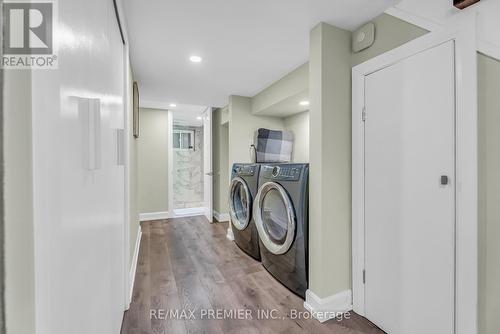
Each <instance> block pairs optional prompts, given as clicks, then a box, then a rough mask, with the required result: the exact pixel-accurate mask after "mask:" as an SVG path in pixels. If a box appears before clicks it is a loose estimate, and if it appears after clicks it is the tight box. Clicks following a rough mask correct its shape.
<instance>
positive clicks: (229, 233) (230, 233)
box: [226, 223, 234, 241]
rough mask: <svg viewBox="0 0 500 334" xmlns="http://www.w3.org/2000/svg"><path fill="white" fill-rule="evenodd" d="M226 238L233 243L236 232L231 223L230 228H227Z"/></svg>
mask: <svg viewBox="0 0 500 334" xmlns="http://www.w3.org/2000/svg"><path fill="white" fill-rule="evenodd" d="M226 238H227V239H229V240H231V241H234V232H233V227H232V226H231V223H229V226H228V227H227V232H226Z"/></svg>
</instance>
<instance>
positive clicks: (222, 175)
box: [212, 109, 229, 214]
mask: <svg viewBox="0 0 500 334" xmlns="http://www.w3.org/2000/svg"><path fill="white" fill-rule="evenodd" d="M223 113H224V111H223V110H222V109H216V110H215V111H214V113H213V117H212V155H213V156H212V162H213V163H212V169H213V172H214V177H213V179H214V186H213V205H214V210H215V211H217V212H218V213H221V214H227V213H229V208H228V204H227V192H228V189H229V142H228V141H229V127H228V123H226V124H224V125H222V124H221V123H222V122H223V118H224V115H223Z"/></svg>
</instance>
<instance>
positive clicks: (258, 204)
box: [253, 182, 295, 255]
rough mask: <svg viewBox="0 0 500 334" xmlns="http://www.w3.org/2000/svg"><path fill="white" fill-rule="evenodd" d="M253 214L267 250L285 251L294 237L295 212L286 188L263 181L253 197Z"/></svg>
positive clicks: (272, 251)
mask: <svg viewBox="0 0 500 334" xmlns="http://www.w3.org/2000/svg"><path fill="white" fill-rule="evenodd" d="M253 216H254V220H255V225H256V226H257V230H258V231H259V237H260V240H261V241H262V243H263V244H264V246H265V247H266V248H267V250H269V251H270V252H271V253H273V254H276V255H280V254H284V253H286V252H287V251H288V250H289V249H290V247H291V246H292V243H293V240H294V237H295V212H294V209H293V205H292V201H291V200H290V197H289V196H288V194H287V192H286V190H285V189H284V188H283V187H282V186H281V185H279V184H278V183H275V182H267V183H264V184H263V185H262V186H261V187H260V189H259V192H258V193H257V196H256V198H255V205H254V211H253Z"/></svg>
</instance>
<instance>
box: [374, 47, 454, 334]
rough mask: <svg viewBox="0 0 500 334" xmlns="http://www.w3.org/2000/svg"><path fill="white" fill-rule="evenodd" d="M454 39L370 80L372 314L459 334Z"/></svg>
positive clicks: (394, 327) (404, 325) (403, 333)
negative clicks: (456, 319)
mask: <svg viewBox="0 0 500 334" xmlns="http://www.w3.org/2000/svg"><path fill="white" fill-rule="evenodd" d="M454 72H455V69H454V42H448V43H445V44H442V45H440V46H437V47H434V48H432V49H429V50H427V51H424V52H421V53H419V54H417V55H414V56H412V57H410V58H407V59H405V60H403V61H400V62H398V63H396V64H394V65H392V66H390V67H387V68H384V69H382V70H379V71H377V72H375V73H373V74H371V75H368V76H367V77H366V81H365V103H366V121H365V270H366V271H365V279H366V281H365V312H366V313H365V315H366V317H367V318H368V319H369V320H371V321H373V322H374V323H375V324H376V325H378V326H379V327H380V328H382V329H383V330H384V331H386V332H387V333H390V334H422V333H426V334H433V333H435V334H451V333H453V332H454V289H455V283H454V272H455V268H454V261H455V251H454V247H455V246H454V229H455V153H454V152H455V131H454V129H455V82H454V80H455V79H454Z"/></svg>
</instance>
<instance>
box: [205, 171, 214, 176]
mask: <svg viewBox="0 0 500 334" xmlns="http://www.w3.org/2000/svg"><path fill="white" fill-rule="evenodd" d="M205 175H207V176H214V173H213V172H210V173H206V174H205Z"/></svg>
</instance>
